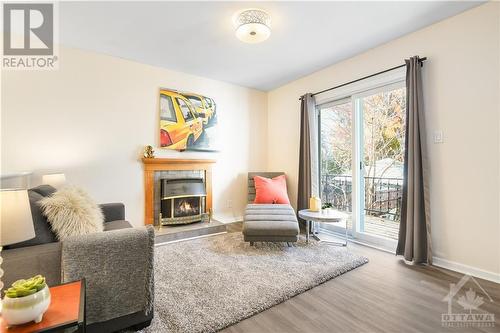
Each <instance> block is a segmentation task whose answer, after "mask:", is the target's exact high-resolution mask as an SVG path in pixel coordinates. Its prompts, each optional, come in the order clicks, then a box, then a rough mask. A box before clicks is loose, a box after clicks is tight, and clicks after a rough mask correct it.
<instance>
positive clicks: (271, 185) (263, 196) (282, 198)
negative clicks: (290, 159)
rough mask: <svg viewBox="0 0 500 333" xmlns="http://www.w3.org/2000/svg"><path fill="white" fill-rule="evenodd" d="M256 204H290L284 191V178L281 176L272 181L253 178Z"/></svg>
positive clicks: (263, 178)
mask: <svg viewBox="0 0 500 333" xmlns="http://www.w3.org/2000/svg"><path fill="white" fill-rule="evenodd" d="M253 180H254V182H255V200H254V202H253V203H256V204H290V200H289V199H288V194H287V191H286V177H285V175H281V176H278V177H274V178H273V179H270V178H265V177H260V176H255V177H253Z"/></svg>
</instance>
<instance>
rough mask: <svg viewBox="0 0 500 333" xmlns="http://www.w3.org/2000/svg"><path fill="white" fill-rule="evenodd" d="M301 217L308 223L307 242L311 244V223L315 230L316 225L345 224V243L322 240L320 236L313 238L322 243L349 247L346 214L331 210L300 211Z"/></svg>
mask: <svg viewBox="0 0 500 333" xmlns="http://www.w3.org/2000/svg"><path fill="white" fill-rule="evenodd" d="M299 217H300V218H301V219H303V220H305V221H306V242H307V243H309V223H312V226H313V229H314V223H316V222H318V223H342V222H345V226H346V228H345V243H339V242H331V241H324V240H321V239H320V238H319V237H318V236H316V235H314V234H313V238H314V239H316V240H317V241H320V242H325V243H329V244H333V245H340V246H347V222H346V220H347V217H348V215H347V214H346V213H343V212H341V211H338V210H330V211H329V212H328V213H327V212H322V211H319V212H313V211H310V210H309V209H302V210H300V211H299Z"/></svg>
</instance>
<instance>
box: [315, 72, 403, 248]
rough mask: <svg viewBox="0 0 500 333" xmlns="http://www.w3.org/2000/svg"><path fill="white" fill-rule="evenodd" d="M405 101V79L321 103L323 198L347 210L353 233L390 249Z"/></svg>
mask: <svg viewBox="0 0 500 333" xmlns="http://www.w3.org/2000/svg"><path fill="white" fill-rule="evenodd" d="M405 106H406V100H405V87H404V82H396V83H393V84H390V85H385V86H381V87H377V88H375V89H371V90H368V91H363V92H358V93H356V94H353V95H351V96H348V97H346V98H342V99H338V100H334V101H332V102H329V103H326V104H322V105H320V106H319V119H320V121H319V123H320V126H319V128H320V133H319V134H320V145H321V146H320V158H321V163H320V165H321V169H320V185H321V186H320V188H321V197H322V201H323V202H324V203H329V204H331V205H332V206H333V208H335V209H338V210H341V211H344V212H347V213H348V214H349V216H350V218H349V220H348V229H349V230H348V231H349V233H350V234H351V236H352V237H353V238H357V239H360V240H363V241H367V242H370V243H374V244H375V245H377V246H382V247H385V248H391V249H392V248H394V246H395V242H396V240H397V237H398V231H399V221H400V208H401V196H402V186H403V161H404V140H405V114H406V112H405ZM324 227H325V228H328V229H330V230H332V231H340V230H339V228H338V227H336V226H324Z"/></svg>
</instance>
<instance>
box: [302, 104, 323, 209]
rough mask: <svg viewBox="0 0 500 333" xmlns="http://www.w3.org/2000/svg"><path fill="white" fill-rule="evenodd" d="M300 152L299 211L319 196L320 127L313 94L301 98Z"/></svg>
mask: <svg viewBox="0 0 500 333" xmlns="http://www.w3.org/2000/svg"><path fill="white" fill-rule="evenodd" d="M301 101H302V102H301V105H300V152H299V185H298V196H297V210H301V209H306V208H308V207H309V198H310V197H311V196H312V195H313V194H314V195H318V194H319V191H318V183H319V180H318V171H319V169H318V163H319V162H318V161H319V158H318V127H317V122H318V120H317V114H316V103H315V101H314V97H313V96H312V95H311V94H305V95H304V96H302V98H301Z"/></svg>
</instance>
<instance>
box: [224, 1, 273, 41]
mask: <svg viewBox="0 0 500 333" xmlns="http://www.w3.org/2000/svg"><path fill="white" fill-rule="evenodd" d="M233 21H234V25H235V26H236V37H238V39H239V40H241V41H242V42H245V43H252V44H254V43H260V42H263V41H265V40H266V39H268V38H269V36H270V35H271V17H270V16H269V14H268V13H266V12H265V11H263V10H262V9H257V8H250V9H245V10H242V11H240V12H238V13H236V14H235V15H234V18H233Z"/></svg>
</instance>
